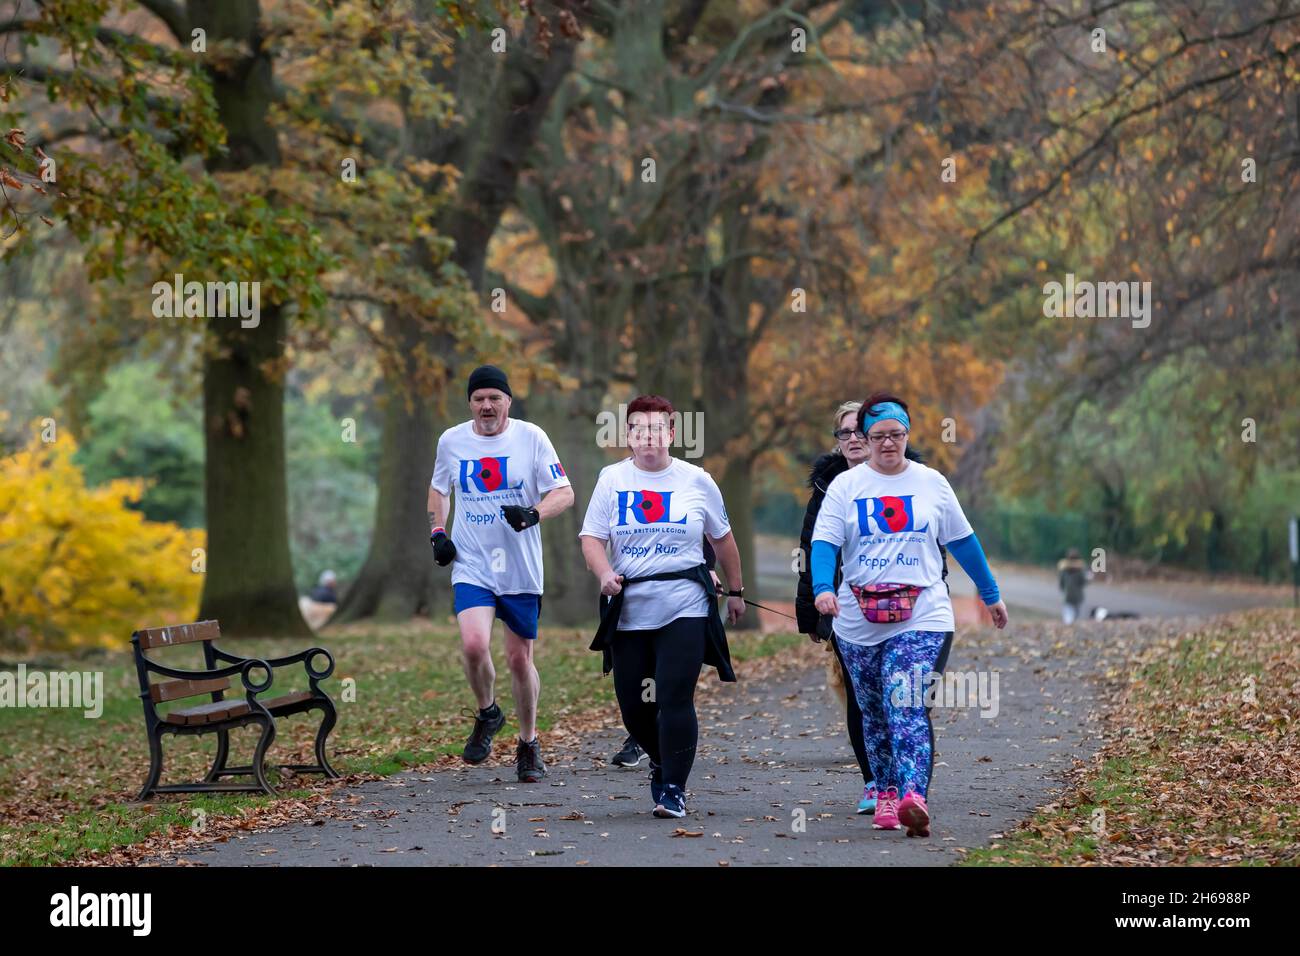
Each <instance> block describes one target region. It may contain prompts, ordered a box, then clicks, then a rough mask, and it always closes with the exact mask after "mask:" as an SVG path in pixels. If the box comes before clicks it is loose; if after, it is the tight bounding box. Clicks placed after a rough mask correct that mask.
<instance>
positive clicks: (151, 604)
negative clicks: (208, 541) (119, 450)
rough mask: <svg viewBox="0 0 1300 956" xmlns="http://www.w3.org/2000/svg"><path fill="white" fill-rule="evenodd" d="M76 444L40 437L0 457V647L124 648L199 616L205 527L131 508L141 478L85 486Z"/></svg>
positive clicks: (142, 485)
mask: <svg viewBox="0 0 1300 956" xmlns="http://www.w3.org/2000/svg"><path fill="white" fill-rule="evenodd" d="M75 451H76V443H75V442H74V441H73V440H72V438H71V437H70V436H68V435H66V434H64V433H61V434H59V435H58V439H57V440H56V441H53V442H48V443H47V442H44V441H42V440H41V437H40V436H39V435H36V436H33V438H32V440H31V442H30V443H29V444H28V445H27V447H26V448H24V449H22V450H20V451H18V452H16V453H15V454H13V455H10V456H8V457H5V458H3V459H0V646H3V647H8V648H20V649H26V650H33V649H44V650H48V649H67V648H76V647H89V646H121V644H122V643H123V642H125V641H127V640H129V639H130V636H131V632H132V631H133V630H136V629H137V628H139V627H145V626H154V625H158V624H175V623H181V622H183V621H186V620H193V617H194V614H195V613H196V610H197V607H198V599H199V593H200V591H201V589H202V586H203V575H202V574H201V573H196V570H195V569H198V570H201V569H202V568H203V567H204V565H203V563H202V560H201V558H202V556H201V554H196V549H199V548H202V547H203V544H204V533H203V532H202V531H201V530H190V529H186V528H181V527H178V526H177V525H174V524H163V523H159V522H154V521H147V520H145V518H144V516H143V515H142V514H140V512H138V511H134V510H132V509H131V508H129V507H128V505H129V504H132V503H134V502H137V501H139V500H140V496H141V494H142V493H143V491H144V489H145V481H144V480H143V479H119V480H115V481H110V482H108V483H107V484H104V485H101V486H100V487H97V488H88V487H87V486H86V482H85V478H84V477H83V475H82V473H81V470H80V469H79V468H78V467H77V465H76V463H75V462H74V461H73V460H72V456H73V453H74V452H75Z"/></svg>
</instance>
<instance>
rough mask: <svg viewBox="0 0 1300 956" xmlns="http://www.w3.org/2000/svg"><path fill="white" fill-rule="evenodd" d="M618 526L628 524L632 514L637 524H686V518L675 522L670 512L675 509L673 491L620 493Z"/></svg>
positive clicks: (618, 493)
mask: <svg viewBox="0 0 1300 956" xmlns="http://www.w3.org/2000/svg"><path fill="white" fill-rule="evenodd" d="M616 494H617V495H618V526H619V527H620V528H621V527H623V526H625V525H626V524H627V516H628V513H629V512H630V513H631V515H632V517H633V518H634V519H635V520H636V523H637V524H686V517H685V516H684V515H683V516H682V517H681V518H677V519H676V520H674V519H673V518H671V517H670V516H669V515H670V512H671V511H672V508H673V493H672V492H671V491H619V492H616Z"/></svg>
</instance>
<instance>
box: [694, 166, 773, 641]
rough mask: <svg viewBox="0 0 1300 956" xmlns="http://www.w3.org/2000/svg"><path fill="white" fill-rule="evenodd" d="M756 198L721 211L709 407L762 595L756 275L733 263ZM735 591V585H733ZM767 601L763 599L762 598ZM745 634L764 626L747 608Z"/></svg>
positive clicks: (707, 334)
mask: <svg viewBox="0 0 1300 956" xmlns="http://www.w3.org/2000/svg"><path fill="white" fill-rule="evenodd" d="M752 201H753V196H752V195H751V194H750V193H748V192H742V193H740V194H739V195H737V196H736V197H735V198H734V199H731V200H729V201H728V202H727V203H725V204H724V205H723V207H722V210H721V220H722V233H723V257H724V258H723V261H724V262H726V265H724V266H722V267H721V268H716V269H713V270H712V271H711V272H710V273H709V294H708V305H709V307H710V311H709V314H708V316H707V317H706V321H705V322H704V323H703V326H704V368H705V370H706V374H705V375H704V376H703V380H704V397H705V401H704V407H705V408H707V409H708V412H709V422H708V432H707V435H708V446H709V448H710V449H711V452H710V458H712V459H713V460H714V461H717V460H719V457H720V458H721V460H722V461H723V462H724V466H723V467H724V468H725V471H723V472H722V473H721V474H720V475H719V474H716V473H715V474H714V476H713V477H714V480H716V481H717V482H718V488H719V489H720V490H721V491H722V500H723V501H724V502H725V503H726V506H727V514H728V516H729V517H730V518H731V533H732V534H733V535H734V536H735V539H736V547H737V548H738V549H739V550H740V567H741V570H742V572H743V573H744V575H745V582H746V590H747V591H749V592H750V593H751V594H757V593H758V589H757V585H758V567H757V565H756V563H755V548H754V489H753V482H752V474H751V472H752V470H753V461H754V458H755V456H756V454H757V451H758V450H759V449H752V448H749V447H748V444H749V443H748V439H747V436H748V432H749V352H750V339H749V322H748V317H749V302H750V299H751V298H752V295H751V288H750V284H751V280H752V274H751V272H750V268H749V260H748V259H747V258H743V257H737V258H731V259H728V257H727V253H728V252H729V251H730V250H733V249H742V248H744V246H745V243H746V242H747V241H748V224H747V223H748V220H747V217H746V216H745V215H743V214H741V212H740V208H741V207H743V206H744V205H745V204H746V202H752ZM728 584H729V586H730V582H728ZM760 601H761V598H760ZM735 626H736V627H737V628H738V629H740V630H748V629H752V628H756V627H758V613H757V612H756V611H755V610H754V609H753V608H752V607H746V609H745V616H744V617H743V618H741V620H740V622H739V623H738V624H737V625H735Z"/></svg>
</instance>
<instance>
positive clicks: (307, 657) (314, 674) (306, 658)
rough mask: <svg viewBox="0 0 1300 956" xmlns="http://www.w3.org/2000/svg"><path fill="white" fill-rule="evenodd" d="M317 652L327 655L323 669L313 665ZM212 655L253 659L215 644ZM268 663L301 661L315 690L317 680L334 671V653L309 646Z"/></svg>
mask: <svg viewBox="0 0 1300 956" xmlns="http://www.w3.org/2000/svg"><path fill="white" fill-rule="evenodd" d="M317 654H323V655H325V661H326V664H325V668H324V669H323V670H317V669H316V668H314V667H312V659H313V658H314V657H315V656H316V655H317ZM212 655H213V657H215V658H216V659H217V660H221V661H231V662H233V663H238V662H241V661H247V660H252V659H253V658H248V657H240V656H239V655H238V654H231V653H230V652H228V651H223V650H222V649H221V648H219V647H217V646H216V645H215V644H214V645H212ZM266 663H267V664H269V665H270V666H271V667H285V666H287V665H289V664H299V663H301V664H302V665H303V667H304V669H306V671H307V676H308V677H309V678H310V679H311V681H312V689H313V690H314V689H315V687H316V683H315V682H316V681H320V680H324V679H325V678H327V677H329V676H330V675H331V674H333V673H334V655H333V654H331V653H330V652H329V651H327V650H325V648H323V647H309V648H307V650H305V651H299V652H298V653H297V654H290V655H288V656H287V657H272V658H267V660H266Z"/></svg>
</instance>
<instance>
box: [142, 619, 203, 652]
mask: <svg viewBox="0 0 1300 956" xmlns="http://www.w3.org/2000/svg"><path fill="white" fill-rule="evenodd" d="M135 636H136V637H138V638H139V639H140V649H141V650H142V651H147V650H149V649H150V648H151V647H171V646H172V645H173V644H192V643H194V642H195V641H215V640H216V639H217V638H219V637H220V636H221V625H220V624H218V623H217V622H216V621H198V622H196V623H194V624H173V625H171V626H170V627H147V628H145V629H144V630H141V631H136V632H135Z"/></svg>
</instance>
